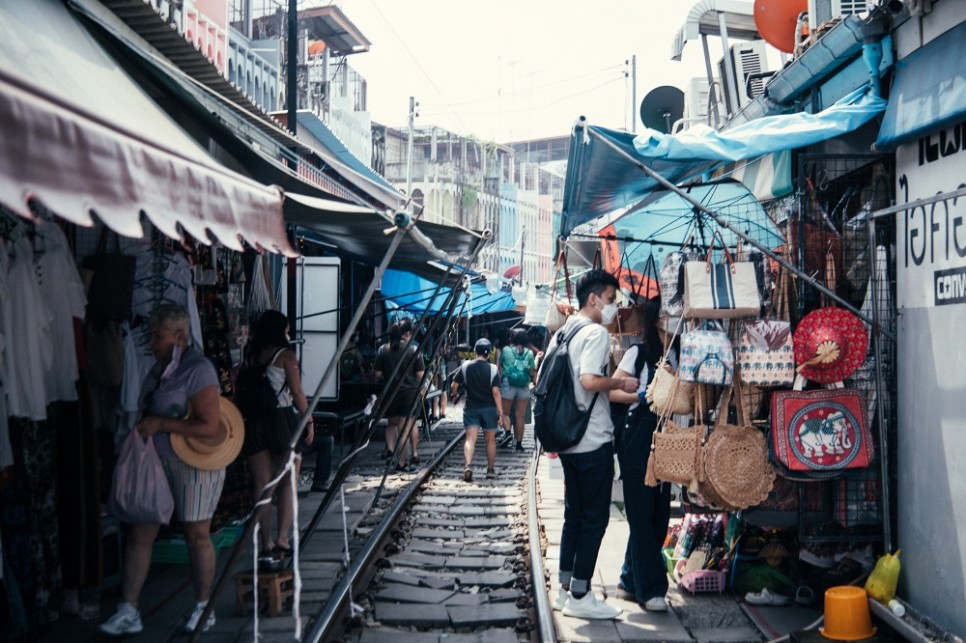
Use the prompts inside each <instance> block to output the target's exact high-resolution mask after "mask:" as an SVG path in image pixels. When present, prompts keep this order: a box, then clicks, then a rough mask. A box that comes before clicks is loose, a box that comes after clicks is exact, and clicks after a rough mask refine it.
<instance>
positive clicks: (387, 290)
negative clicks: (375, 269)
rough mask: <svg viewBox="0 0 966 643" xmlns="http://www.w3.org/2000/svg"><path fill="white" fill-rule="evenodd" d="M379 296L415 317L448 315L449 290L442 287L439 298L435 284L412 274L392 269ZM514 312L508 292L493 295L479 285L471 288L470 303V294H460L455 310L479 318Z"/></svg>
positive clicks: (514, 306)
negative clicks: (434, 314) (431, 314)
mask: <svg viewBox="0 0 966 643" xmlns="http://www.w3.org/2000/svg"><path fill="white" fill-rule="evenodd" d="M456 276H458V273H455V274H454V275H453V278H454V279H455V278H456ZM380 292H381V293H382V296H383V297H384V298H385V299H386V302H387V304H388V305H389V306H390V307H396V308H400V309H403V310H405V311H407V312H409V313H412V314H422V312H423V311H426V310H428V311H429V312H430V313H441V312H447V311H444V310H443V307H444V306H445V305H446V303H447V299H448V297H449V293H450V288H447V287H446V286H443V287H442V288H440V290H439V293H438V294H437V293H436V283H434V282H432V281H430V280H429V279H424V278H422V277H420V276H418V275H415V274H413V273H411V272H405V271H402V270H392V269H390V270H386V272H385V274H384V275H383V277H382V287H381V288H380ZM434 295H435V297H434ZM464 301H465V302H466V306H465V307H464V306H463V303H464ZM514 308H516V303H514V301H513V297H511V296H510V293H509V292H508V291H504V290H498V291H497V292H495V293H491V292H489V291H488V290H487V289H486V283H484V282H482V281H480V282H473V283H471V284H470V289H469V299H468V301H467V294H466V293H465V292H463V293H460V295H459V301H458V302H457V303H456V308H455V310H456V312H457V313H462V315H466V314H473V315H480V314H483V313H495V312H499V311H503V310H513V309H514Z"/></svg>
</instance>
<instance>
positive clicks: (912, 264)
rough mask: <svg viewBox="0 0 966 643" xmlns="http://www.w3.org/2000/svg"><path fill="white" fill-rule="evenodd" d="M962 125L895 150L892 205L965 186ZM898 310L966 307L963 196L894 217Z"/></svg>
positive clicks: (965, 138)
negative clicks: (894, 200)
mask: <svg viewBox="0 0 966 643" xmlns="http://www.w3.org/2000/svg"><path fill="white" fill-rule="evenodd" d="M964 168H966V122H964V123H959V124H957V125H955V126H953V127H950V128H948V129H944V130H940V131H937V132H933V133H931V134H929V135H928V136H924V137H922V138H920V139H919V140H918V141H916V142H915V143H910V144H908V145H902V146H900V147H899V148H898V149H897V150H896V172H897V178H896V203H897V204H902V203H909V202H911V201H915V200H916V199H922V198H926V197H930V196H934V195H937V194H942V193H945V192H951V191H954V190H958V189H960V188H963V187H966V172H964ZM896 232H897V237H898V246H897V255H896V262H897V268H898V270H897V273H898V275H897V276H898V282H897V291H896V300H897V303H898V305H899V308H900V309H902V308H932V307H938V306H952V305H958V304H966V198H964V197H959V198H952V199H947V200H945V201H939V202H937V203H931V204H929V205H925V206H918V207H914V208H909V209H907V210H903V211H901V212H899V213H898V214H897V215H896Z"/></svg>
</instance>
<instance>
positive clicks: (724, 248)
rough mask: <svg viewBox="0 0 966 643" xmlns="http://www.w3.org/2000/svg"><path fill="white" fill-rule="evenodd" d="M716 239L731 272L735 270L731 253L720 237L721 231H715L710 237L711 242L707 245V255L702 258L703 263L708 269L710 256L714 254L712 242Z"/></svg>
mask: <svg viewBox="0 0 966 643" xmlns="http://www.w3.org/2000/svg"><path fill="white" fill-rule="evenodd" d="M715 239H718V240H720V241H721V249H722V251H724V256H725V260H726V261H727V262H728V265H729V266H731V270H732V272H734V269H735V258H734V257H733V256H732V255H731V251H730V250H728V244H727V243H725V240H724V237H723V236H722V235H721V231H720V230H718V229H715V231H714V234H712V235H711V242H710V243H709V244H708V253H707V255H705V257H704V262H705V263H706V264H707V265H708V269H709V270H710V267H711V255H712V254H713V253H714V241H715Z"/></svg>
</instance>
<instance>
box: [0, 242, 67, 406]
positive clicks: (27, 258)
mask: <svg viewBox="0 0 966 643" xmlns="http://www.w3.org/2000/svg"><path fill="white" fill-rule="evenodd" d="M12 250H13V252H12V257H11V258H10V266H9V271H8V273H7V290H8V292H9V294H10V297H9V299H8V300H7V301H6V302H5V304H4V306H3V311H2V317H3V323H2V328H3V333H4V335H5V336H6V338H7V349H6V355H5V358H4V361H5V363H6V366H5V371H6V375H7V376H6V378H5V380H4V386H5V387H6V389H7V395H8V398H7V402H8V405H9V408H8V411H9V413H10V415H11V416H13V417H23V418H30V419H32V420H37V421H42V420H45V419H46V418H47V390H46V381H45V373H46V372H47V371H48V370H49V369H50V368H51V367H52V363H53V347H52V335H51V324H52V322H53V315H52V314H51V311H50V308H49V307H48V306H47V304H46V302H45V301H44V299H43V297H42V296H41V294H40V289H39V288H38V287H37V280H36V277H35V276H34V267H33V254H34V249H33V245H32V244H31V242H30V239H29V238H28V237H27V236H26V235H24V236H22V237H20V238H19V239H17V240H16V241H15V242H13V248H12ZM73 350H74V349H73V347H71V352H73Z"/></svg>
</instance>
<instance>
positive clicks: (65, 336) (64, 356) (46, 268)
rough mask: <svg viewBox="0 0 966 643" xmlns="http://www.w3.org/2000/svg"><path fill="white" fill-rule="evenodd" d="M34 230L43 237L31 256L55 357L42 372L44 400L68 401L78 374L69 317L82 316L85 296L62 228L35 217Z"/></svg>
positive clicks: (74, 398) (74, 394)
mask: <svg viewBox="0 0 966 643" xmlns="http://www.w3.org/2000/svg"><path fill="white" fill-rule="evenodd" d="M36 226H37V234H39V235H40V236H42V237H43V249H44V250H43V254H42V255H40V256H35V262H34V276H35V278H36V280H37V288H38V289H39V291H40V295H41V297H43V300H44V302H45V303H46V304H47V307H48V309H49V310H50V313H51V315H52V319H51V326H50V338H51V348H52V350H53V355H56V356H57V359H56V360H54V361H52V363H51V365H50V368H49V369H47V370H46V371H45V373H44V381H45V382H46V386H47V402H55V401H58V400H59V401H65V402H72V401H74V400H76V399H77V379H78V377H79V376H80V374H79V371H78V365H77V351H76V350H75V338H74V321H73V318H74V317H77V318H79V319H83V318H84V307H85V306H86V304H87V299H86V297H85V296H84V285H83V283H82V282H81V278H80V274H79V273H78V272H77V265H76V264H75V263H74V260H73V259H72V258H71V255H70V247H69V246H68V244H67V237H65V236H64V233H63V231H62V230H61V229H60V227H59V226H57V225H56V224H54V223H51V222H48V221H38V222H37V224H36Z"/></svg>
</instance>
